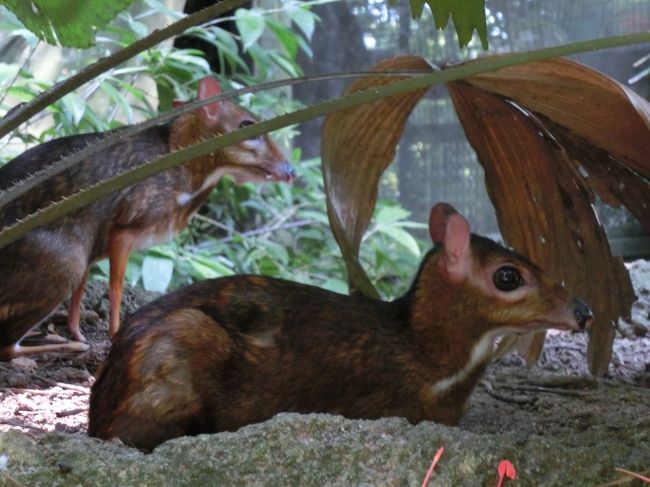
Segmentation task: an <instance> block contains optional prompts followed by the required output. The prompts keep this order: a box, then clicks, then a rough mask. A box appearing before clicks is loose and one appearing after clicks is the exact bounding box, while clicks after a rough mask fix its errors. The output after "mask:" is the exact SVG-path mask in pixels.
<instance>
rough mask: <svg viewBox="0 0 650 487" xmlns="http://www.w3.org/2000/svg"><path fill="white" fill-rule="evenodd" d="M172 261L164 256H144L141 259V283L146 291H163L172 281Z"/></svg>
mask: <svg viewBox="0 0 650 487" xmlns="http://www.w3.org/2000/svg"><path fill="white" fill-rule="evenodd" d="M173 273H174V261H173V260H171V259H167V258H164V257H154V256H151V255H147V256H145V258H144V260H143V261H142V283H143V284H144V288H145V289H146V290H147V291H154V292H158V293H164V292H165V291H166V290H167V287H169V283H170V282H172V274H173Z"/></svg>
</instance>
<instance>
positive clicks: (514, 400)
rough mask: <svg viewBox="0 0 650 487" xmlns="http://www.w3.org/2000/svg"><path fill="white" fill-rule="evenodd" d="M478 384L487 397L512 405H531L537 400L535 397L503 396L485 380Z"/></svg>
mask: <svg viewBox="0 0 650 487" xmlns="http://www.w3.org/2000/svg"><path fill="white" fill-rule="evenodd" d="M479 384H480V385H481V386H483V388H484V389H485V392H487V393H488V395H489V396H492V397H493V398H495V399H498V400H499V401H503V402H508V403H513V404H533V403H534V402H535V401H536V400H537V399H536V398H535V397H526V396H525V397H514V396H506V395H504V394H501V393H499V392H497V391H496V390H495V389H494V386H493V385H492V383H490V382H488V381H486V380H482V381H481V382H480V383H479Z"/></svg>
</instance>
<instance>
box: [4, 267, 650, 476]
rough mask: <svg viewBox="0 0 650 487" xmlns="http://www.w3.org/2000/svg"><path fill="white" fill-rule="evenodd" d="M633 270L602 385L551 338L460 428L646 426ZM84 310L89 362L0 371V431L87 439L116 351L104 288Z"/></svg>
mask: <svg viewBox="0 0 650 487" xmlns="http://www.w3.org/2000/svg"><path fill="white" fill-rule="evenodd" d="M628 267H629V269H630V271H631V275H632V279H633V284H634V286H635V291H636V294H637V296H638V297H639V300H638V301H637V302H636V303H635V305H634V309H633V316H632V321H631V322H627V323H624V322H621V323H620V324H619V332H618V337H617V339H616V341H615V345H614V352H613V357H612V363H611V365H610V368H609V371H608V373H607V375H606V376H605V378H603V379H602V380H599V381H596V380H595V379H593V378H591V377H590V376H589V374H588V372H587V365H586V358H585V354H586V348H587V337H586V335H584V334H570V333H560V332H551V333H550V334H549V337H548V339H547V344H546V347H545V350H544V352H543V356H542V358H541V360H540V363H539V364H538V365H537V366H535V367H525V366H524V363H523V361H522V360H521V359H520V358H519V357H518V356H517V355H515V354H509V355H507V356H505V357H504V358H502V359H499V360H498V361H496V362H494V363H493V364H492V365H491V366H490V368H489V370H488V372H487V373H486V375H485V377H484V379H483V380H482V382H481V383H480V385H479V386H478V387H477V389H476V391H475V393H474V394H473V396H472V400H471V407H470V409H469V410H468V412H467V414H466V415H465V417H464V418H463V420H462V421H461V424H460V427H461V428H464V429H468V430H471V431H474V432H483V433H506V432H508V433H514V434H515V435H522V437H525V436H526V435H528V434H531V433H535V434H539V435H557V434H571V432H573V431H581V430H584V429H585V428H586V427H587V426H588V425H589V424H590V423H593V422H596V421H597V422H604V423H605V424H607V425H610V427H612V428H617V427H618V428H629V427H634V425H635V424H636V423H637V421H638V419H639V418H644V417H645V418H648V417H650V261H636V262H634V263H632V264H630V265H628ZM152 298H153V296H152V295H147V294H143V293H142V292H138V291H135V290H133V289H129V290H126V294H125V303H124V304H125V307H126V308H127V309H134V308H135V307H137V306H138V305H139V304H142V303H143V302H144V301H147V300H149V299H152ZM84 307H85V313H84V320H83V323H82V331H83V333H84V335H85V336H86V338H87V339H88V341H89V342H90V343H91V344H92V347H91V349H90V350H89V351H88V352H85V353H82V354H74V355H73V354H68V355H65V354H63V355H54V354H50V355H43V356H39V357H35V358H20V359H16V360H13V361H12V362H1V363H0V431H7V430H9V429H19V430H22V431H24V432H25V433H27V434H29V435H31V436H34V437H40V436H42V435H43V434H44V433H45V432H49V431H58V432H66V433H75V432H83V431H85V429H86V422H87V408H88V394H89V390H90V386H91V385H92V383H93V380H94V379H93V374H94V372H95V371H96V369H97V367H98V366H99V365H100V364H101V362H102V360H103V359H104V357H105V356H106V354H107V352H108V348H109V346H110V342H109V339H108V335H107V324H106V317H107V309H108V303H107V298H106V286H105V285H103V284H102V283H91V284H90V285H89V287H88V289H87V292H86V298H85V304H84ZM65 316H66V315H65V312H64V311H63V308H62V310H61V311H60V312H58V313H56V314H55V315H54V316H53V318H52V319H51V320H50V322H49V323H48V324H47V325H46V326H47V328H48V331H49V332H50V333H51V332H54V333H60V334H61V335H63V336H66V333H67V331H66V329H65ZM648 468H650V463H649V464H648Z"/></svg>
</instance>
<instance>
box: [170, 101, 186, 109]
mask: <svg viewBox="0 0 650 487" xmlns="http://www.w3.org/2000/svg"><path fill="white" fill-rule="evenodd" d="M183 105H185V102H184V101H183V100H174V101H172V108H178V107H180V106H183Z"/></svg>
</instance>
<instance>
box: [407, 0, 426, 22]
mask: <svg viewBox="0 0 650 487" xmlns="http://www.w3.org/2000/svg"><path fill="white" fill-rule="evenodd" d="M424 3H425V1H424V0H409V4H410V6H411V15H412V16H413V18H414V19H419V18H420V17H422V11H423V10H424Z"/></svg>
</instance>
